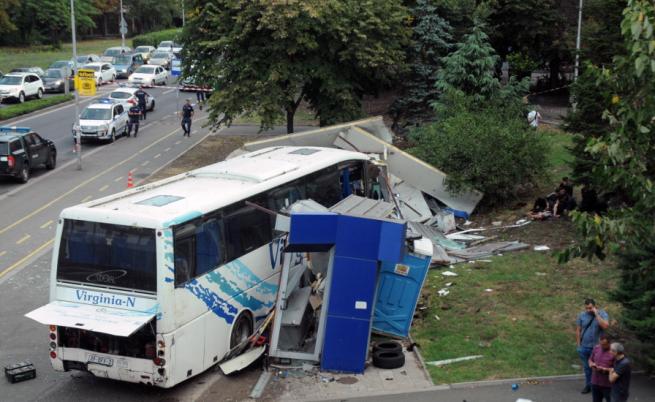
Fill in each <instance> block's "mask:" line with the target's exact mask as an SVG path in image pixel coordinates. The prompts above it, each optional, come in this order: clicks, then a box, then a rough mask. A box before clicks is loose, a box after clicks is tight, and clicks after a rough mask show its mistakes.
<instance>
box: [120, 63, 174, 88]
mask: <svg viewBox="0 0 655 402" xmlns="http://www.w3.org/2000/svg"><path fill="white" fill-rule="evenodd" d="M127 81H128V82H129V83H130V84H135V85H148V86H155V85H157V84H162V85H166V83H167V82H168V71H166V69H165V68H164V67H162V66H153V65H149V64H148V65H145V66H141V67H139V68H137V69H136V71H134V74H132V75H130V78H129V79H128V80H127Z"/></svg>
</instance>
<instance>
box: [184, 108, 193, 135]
mask: <svg viewBox="0 0 655 402" xmlns="http://www.w3.org/2000/svg"><path fill="white" fill-rule="evenodd" d="M191 117H193V106H191V99H187V100H186V103H185V104H184V106H182V130H184V135H183V136H186V137H191Z"/></svg>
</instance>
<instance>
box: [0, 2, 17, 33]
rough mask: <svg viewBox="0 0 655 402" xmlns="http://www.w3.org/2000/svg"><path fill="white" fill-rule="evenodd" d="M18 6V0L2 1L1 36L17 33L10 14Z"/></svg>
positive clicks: (0, 3)
mask: <svg viewBox="0 0 655 402" xmlns="http://www.w3.org/2000/svg"><path fill="white" fill-rule="evenodd" d="M17 6H18V0H0V35H5V34H7V33H11V32H14V31H16V25H15V24H14V23H13V22H12V21H11V16H10V12H11V10H12V9H13V8H14V7H17Z"/></svg>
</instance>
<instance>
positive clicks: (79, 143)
mask: <svg viewBox="0 0 655 402" xmlns="http://www.w3.org/2000/svg"><path fill="white" fill-rule="evenodd" d="M71 34H72V36H73V70H74V71H75V74H78V71H77V41H76V39H75V2H74V0H71ZM78 82H79V80H78ZM73 121H74V122H75V123H73V127H77V130H76V131H75V139H76V141H75V151H76V152H77V170H82V127H80V95H79V88H75V120H73Z"/></svg>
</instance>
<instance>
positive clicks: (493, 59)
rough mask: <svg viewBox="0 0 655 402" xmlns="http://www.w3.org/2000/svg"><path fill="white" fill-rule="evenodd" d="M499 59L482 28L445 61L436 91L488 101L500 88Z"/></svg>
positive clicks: (466, 37)
mask: <svg viewBox="0 0 655 402" xmlns="http://www.w3.org/2000/svg"><path fill="white" fill-rule="evenodd" d="M497 63H498V56H497V55H496V53H495V51H494V49H493V48H492V47H491V45H490V44H489V38H488V37H487V35H486V34H485V33H484V31H483V30H482V28H481V27H480V26H479V25H476V26H475V27H474V28H473V31H472V32H471V33H470V34H468V35H466V36H465V37H464V41H463V42H462V43H459V44H457V50H456V51H454V52H453V53H451V54H450V55H448V56H446V57H445V58H444V59H443V68H442V69H440V70H439V72H438V73H437V83H436V88H437V90H439V91H441V92H449V91H454V92H456V93H460V94H464V95H470V96H472V97H473V98H474V99H475V100H476V101H486V100H489V99H491V98H492V97H493V95H494V94H495V93H496V92H497V91H498V89H499V88H500V81H498V79H497V78H496V77H495V69H496V64H497Z"/></svg>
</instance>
